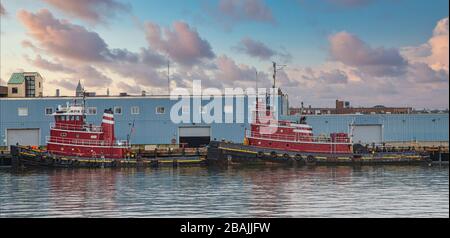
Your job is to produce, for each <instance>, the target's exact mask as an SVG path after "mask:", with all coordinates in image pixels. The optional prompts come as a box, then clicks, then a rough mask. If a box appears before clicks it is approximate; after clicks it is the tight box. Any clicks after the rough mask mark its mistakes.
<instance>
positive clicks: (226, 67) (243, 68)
mask: <svg viewBox="0 0 450 238" xmlns="http://www.w3.org/2000/svg"><path fill="white" fill-rule="evenodd" d="M216 65H217V71H216V74H215V79H216V80H218V81H220V82H224V83H225V82H238V81H253V82H254V81H255V79H256V72H257V70H256V68H254V67H249V66H247V65H237V64H236V62H235V61H234V60H233V59H231V58H229V57H228V56H226V55H222V56H219V57H218V58H217V61H216Z"/></svg>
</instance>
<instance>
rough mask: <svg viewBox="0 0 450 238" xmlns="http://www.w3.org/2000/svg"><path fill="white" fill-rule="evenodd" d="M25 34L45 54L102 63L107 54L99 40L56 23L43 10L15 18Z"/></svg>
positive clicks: (80, 28)
mask: <svg viewBox="0 0 450 238" xmlns="http://www.w3.org/2000/svg"><path fill="white" fill-rule="evenodd" d="M17 16H18V18H19V20H20V21H21V22H22V24H23V25H24V26H25V28H26V29H27V33H28V34H29V35H30V36H31V37H32V38H33V39H34V40H36V41H37V42H38V43H39V45H40V46H41V47H42V48H43V49H44V50H46V51H47V52H49V53H51V54H55V55H60V56H63V57H65V58H69V59H72V60H77V61H104V60H105V58H106V56H107V55H108V54H109V50H108V48H107V45H106V43H105V42H104V41H103V39H102V38H100V36H99V35H98V34H97V33H95V32H91V31H88V30H87V29H86V28H84V27H83V26H79V25H74V24H71V23H69V22H68V21H66V20H58V19H55V18H54V17H53V15H52V14H51V13H50V11H48V10H47V9H42V10H39V11H38V12H37V13H35V14H34V13H30V12H27V11H25V10H21V11H19V12H18V14H17Z"/></svg>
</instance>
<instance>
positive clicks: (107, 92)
mask: <svg viewBox="0 0 450 238" xmlns="http://www.w3.org/2000/svg"><path fill="white" fill-rule="evenodd" d="M106 96H108V97H109V88H107V89H106Z"/></svg>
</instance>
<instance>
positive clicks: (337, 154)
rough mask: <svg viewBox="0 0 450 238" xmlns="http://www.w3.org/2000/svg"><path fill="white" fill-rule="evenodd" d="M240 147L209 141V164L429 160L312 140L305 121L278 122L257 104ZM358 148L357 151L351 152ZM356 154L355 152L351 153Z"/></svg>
mask: <svg viewBox="0 0 450 238" xmlns="http://www.w3.org/2000/svg"><path fill="white" fill-rule="evenodd" d="M253 118H254V119H253V121H252V123H250V130H246V132H245V139H244V143H243V144H238V143H232V142H226V141H212V142H211V143H210V144H209V146H208V155H207V158H208V163H210V164H226V165H230V164H274V163H281V164H286V163H287V164H315V165H355V164H358V165H362V164H422V163H425V162H427V163H429V156H428V155H426V154H420V153H418V152H416V151H414V150H410V151H387V150H381V151H380V150H378V151H375V150H372V151H369V150H367V149H366V148H364V149H361V145H354V144H353V143H352V141H351V139H350V137H349V136H348V134H347V133H331V134H330V135H329V136H328V137H327V136H324V137H320V136H318V137H317V136H314V135H313V131H312V127H311V126H309V125H308V124H307V123H306V119H305V117H301V119H300V121H299V122H291V121H278V120H277V119H276V118H275V117H274V115H273V112H272V111H271V110H270V108H266V107H265V106H264V105H262V104H261V103H260V102H259V101H258V102H257V105H256V110H255V112H254V113H253ZM354 148H357V149H354ZM354 150H355V151H354Z"/></svg>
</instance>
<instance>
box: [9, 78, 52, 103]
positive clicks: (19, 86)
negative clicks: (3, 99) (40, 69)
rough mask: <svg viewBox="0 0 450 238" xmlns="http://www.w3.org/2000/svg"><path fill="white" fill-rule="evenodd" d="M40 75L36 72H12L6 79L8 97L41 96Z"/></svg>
mask: <svg viewBox="0 0 450 238" xmlns="http://www.w3.org/2000/svg"><path fill="white" fill-rule="evenodd" d="M43 81H44V80H43V78H42V76H41V75H40V74H39V73H37V72H22V73H13V74H12V75H11V77H10V78H9V81H8V97H10V98H25V97H26V98H31V97H42V96H43V92H44V84H43Z"/></svg>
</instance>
